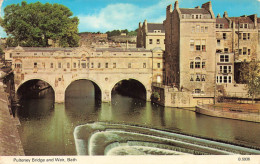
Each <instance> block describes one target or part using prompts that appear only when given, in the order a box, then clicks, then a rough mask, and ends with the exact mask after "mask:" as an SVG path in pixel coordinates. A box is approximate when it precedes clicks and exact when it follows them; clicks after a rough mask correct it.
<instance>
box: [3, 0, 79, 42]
mask: <svg viewBox="0 0 260 164" xmlns="http://www.w3.org/2000/svg"><path fill="white" fill-rule="evenodd" d="M4 13H5V14H4V18H1V21H0V23H1V26H2V27H3V28H4V30H5V31H6V33H7V35H8V36H9V42H10V43H12V44H20V45H21V46H27V47H32V46H36V47H47V46H49V44H48V41H49V40H50V39H51V40H52V41H53V42H54V43H59V46H61V47H68V46H69V47H75V46H78V41H79V36H78V24H79V20H78V18H77V17H72V15H73V14H72V12H71V11H70V10H69V9H68V8H67V7H65V6H63V5H61V4H49V3H46V4H42V3H40V2H36V3H30V4H27V3H26V2H24V1H23V2H22V3H21V5H20V4H12V5H9V6H7V7H6V8H5V9H4ZM9 42H7V43H9Z"/></svg>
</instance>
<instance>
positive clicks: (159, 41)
mask: <svg viewBox="0 0 260 164" xmlns="http://www.w3.org/2000/svg"><path fill="white" fill-rule="evenodd" d="M136 46H137V47H139V48H145V49H154V48H156V47H159V48H161V49H162V50H165V29H164V26H163V24H162V23H147V21H146V20H145V21H144V22H143V24H141V22H140V23H139V27H138V32H137V41H136Z"/></svg>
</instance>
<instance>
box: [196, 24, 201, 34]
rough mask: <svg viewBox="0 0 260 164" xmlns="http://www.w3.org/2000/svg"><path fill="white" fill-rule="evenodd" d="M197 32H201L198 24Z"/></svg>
mask: <svg viewBox="0 0 260 164" xmlns="http://www.w3.org/2000/svg"><path fill="white" fill-rule="evenodd" d="M196 32H198V33H199V32H200V26H199V25H197V26H196Z"/></svg>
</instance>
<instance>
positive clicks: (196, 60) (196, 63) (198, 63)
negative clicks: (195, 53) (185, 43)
mask: <svg viewBox="0 0 260 164" xmlns="http://www.w3.org/2000/svg"><path fill="white" fill-rule="evenodd" d="M195 68H200V58H199V57H196V59H195Z"/></svg>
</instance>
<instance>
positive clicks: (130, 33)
mask: <svg viewBox="0 0 260 164" xmlns="http://www.w3.org/2000/svg"><path fill="white" fill-rule="evenodd" d="M106 33H107V36H108V37H111V36H119V35H121V34H122V33H126V35H128V36H136V35H137V31H136V30H135V31H128V30H127V29H125V30H113V31H107V32H106Z"/></svg>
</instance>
